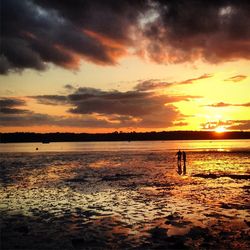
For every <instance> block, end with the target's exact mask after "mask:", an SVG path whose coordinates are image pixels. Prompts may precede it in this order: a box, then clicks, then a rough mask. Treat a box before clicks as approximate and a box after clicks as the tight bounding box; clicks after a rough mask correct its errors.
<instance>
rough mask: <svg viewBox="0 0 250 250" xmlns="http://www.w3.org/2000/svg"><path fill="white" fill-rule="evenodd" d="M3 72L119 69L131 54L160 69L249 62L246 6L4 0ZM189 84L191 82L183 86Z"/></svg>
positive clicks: (242, 0) (0, 68) (248, 9)
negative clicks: (85, 64)
mask: <svg viewBox="0 0 250 250" xmlns="http://www.w3.org/2000/svg"><path fill="white" fill-rule="evenodd" d="M2 2H3V3H2V10H3V11H2V13H3V15H2V20H3V21H2V30H1V31H2V41H1V52H2V53H1V56H0V73H1V74H7V73H9V72H12V71H20V70H23V69H26V68H30V69H36V70H45V69H47V68H48V65H49V63H52V64H55V65H57V66H60V67H64V68H66V69H71V70H72V69H74V70H75V69H78V68H79V66H80V63H81V60H86V61H90V62H92V63H95V64H100V65H116V64H117V63H118V60H119V58H121V57H122V56H126V55H127V54H128V53H132V54H138V55H140V56H141V55H145V56H146V57H149V58H150V59H152V60H153V61H155V62H158V63H179V62H186V61H194V60H197V59H204V60H206V61H208V62H212V63H218V62H223V61H231V60H237V59H241V58H244V59H248V60H249V59H250V49H249V47H250V46H249V43H250V32H249V23H250V4H249V2H248V1H245V0H238V1H233V0H228V1H206V3H204V1H200V2H199V1H198V2H197V1H196V0H190V1H184V0H180V1H172V0H165V1H164V0H152V1H148V0H140V1H133V0H123V1H116V0H109V1H102V0H95V1H92V0H84V1H80V0H77V1H73V2H72V1H65V0H54V1H49V0H22V1H19V0H3V1H2ZM187 83H188V82H187Z"/></svg>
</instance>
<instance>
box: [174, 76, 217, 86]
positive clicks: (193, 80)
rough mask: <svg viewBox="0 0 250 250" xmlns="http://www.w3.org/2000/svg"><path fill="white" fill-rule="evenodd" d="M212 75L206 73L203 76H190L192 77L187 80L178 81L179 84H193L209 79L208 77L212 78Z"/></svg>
mask: <svg viewBox="0 0 250 250" xmlns="http://www.w3.org/2000/svg"><path fill="white" fill-rule="evenodd" d="M212 76H213V75H212V74H204V75H201V76H199V77H196V78H190V79H187V80H185V81H182V82H178V84H192V83H194V82H195V81H199V80H203V79H207V78H210V77H212Z"/></svg>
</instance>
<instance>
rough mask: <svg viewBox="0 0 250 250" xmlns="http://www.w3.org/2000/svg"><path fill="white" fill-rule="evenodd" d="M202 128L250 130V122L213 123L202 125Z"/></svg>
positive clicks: (229, 121) (228, 121)
mask: <svg viewBox="0 0 250 250" xmlns="http://www.w3.org/2000/svg"><path fill="white" fill-rule="evenodd" d="M201 127H202V129H204V130H215V129H216V128H220V127H224V128H226V129H227V130H250V120H227V121H212V122H206V123H202V124H201Z"/></svg>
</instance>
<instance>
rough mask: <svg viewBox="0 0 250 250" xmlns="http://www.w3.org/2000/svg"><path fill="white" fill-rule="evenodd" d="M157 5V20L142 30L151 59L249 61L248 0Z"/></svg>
mask: <svg viewBox="0 0 250 250" xmlns="http://www.w3.org/2000/svg"><path fill="white" fill-rule="evenodd" d="M157 2H158V5H157V6H156V7H155V9H156V11H158V12H159V13H160V15H159V17H158V18H157V19H156V20H155V21H154V22H152V23H150V24H148V25H145V27H144V28H143V34H144V35H145V36H146V37H147V38H148V45H147V46H148V47H147V49H148V56H149V57H150V58H152V60H154V61H157V62H167V63H168V62H172V63H178V62H185V61H193V60H196V59H199V58H203V59H205V60H207V61H209V62H212V63H217V62H221V61H230V60H235V59H239V58H245V59H250V47H249V41H250V29H249V23H250V2H249V1H247V0H239V1H233V0H231V1H230V0H219V1H197V0H190V1H186V0H179V1H174V0H162V1H161V0H159V1H157Z"/></svg>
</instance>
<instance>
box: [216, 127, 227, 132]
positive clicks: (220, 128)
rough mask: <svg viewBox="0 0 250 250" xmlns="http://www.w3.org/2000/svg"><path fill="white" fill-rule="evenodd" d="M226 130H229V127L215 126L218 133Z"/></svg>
mask: <svg viewBox="0 0 250 250" xmlns="http://www.w3.org/2000/svg"><path fill="white" fill-rule="evenodd" d="M226 131H227V129H226V128H225V127H217V128H215V132H216V133H224V132H226Z"/></svg>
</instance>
